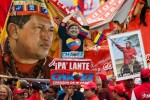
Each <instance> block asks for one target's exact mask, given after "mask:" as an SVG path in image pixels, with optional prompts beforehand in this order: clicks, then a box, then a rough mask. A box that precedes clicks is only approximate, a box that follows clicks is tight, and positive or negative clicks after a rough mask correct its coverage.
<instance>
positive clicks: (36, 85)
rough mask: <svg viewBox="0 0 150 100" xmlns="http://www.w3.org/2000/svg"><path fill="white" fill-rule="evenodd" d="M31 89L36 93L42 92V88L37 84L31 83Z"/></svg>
mask: <svg viewBox="0 0 150 100" xmlns="http://www.w3.org/2000/svg"><path fill="white" fill-rule="evenodd" d="M31 87H32V88H33V89H34V90H37V91H39V90H42V86H41V84H40V83H38V82H33V83H32V85H31Z"/></svg>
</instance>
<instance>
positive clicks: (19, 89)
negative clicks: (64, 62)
mask: <svg viewBox="0 0 150 100" xmlns="http://www.w3.org/2000/svg"><path fill="white" fill-rule="evenodd" d="M140 78H141V81H139V83H138V84H137V82H135V79H134V78H132V79H127V80H123V81H116V80H115V77H114V76H113V77H112V80H108V79H107V78H106V76H105V75H103V74H98V75H96V81H95V82H93V81H92V82H89V83H88V84H85V85H62V86H57V85H51V84H49V83H44V82H37V81H31V80H30V81H29V80H22V79H17V78H2V77H1V84H0V100H150V96H149V95H150V90H149V89H150V69H149V68H146V69H142V70H141V77H140ZM140 82H141V83H140ZM133 98H136V99H133Z"/></svg>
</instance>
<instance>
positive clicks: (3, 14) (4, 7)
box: [0, 0, 12, 28]
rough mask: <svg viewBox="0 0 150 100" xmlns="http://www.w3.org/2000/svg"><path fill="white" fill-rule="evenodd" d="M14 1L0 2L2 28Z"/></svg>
mask: <svg viewBox="0 0 150 100" xmlns="http://www.w3.org/2000/svg"><path fill="white" fill-rule="evenodd" d="M11 2H12V0H0V27H1V28H3V27H4V23H5V20H6V16H7V13H8V11H9V7H10V4H11Z"/></svg>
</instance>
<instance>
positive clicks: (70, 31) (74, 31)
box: [68, 23, 80, 38]
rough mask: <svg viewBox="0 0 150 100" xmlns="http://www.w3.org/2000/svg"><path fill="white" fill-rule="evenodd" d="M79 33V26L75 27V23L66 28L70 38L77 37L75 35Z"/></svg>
mask: <svg viewBox="0 0 150 100" xmlns="http://www.w3.org/2000/svg"><path fill="white" fill-rule="evenodd" d="M79 32H80V27H79V25H77V24H76V23H73V24H71V25H69V26H68V34H69V35H70V36H71V37H73V38H74V37H77V35H78V34H79Z"/></svg>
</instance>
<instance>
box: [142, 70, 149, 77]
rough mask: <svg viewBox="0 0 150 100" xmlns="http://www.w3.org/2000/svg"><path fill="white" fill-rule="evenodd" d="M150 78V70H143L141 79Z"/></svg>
mask: <svg viewBox="0 0 150 100" xmlns="http://www.w3.org/2000/svg"><path fill="white" fill-rule="evenodd" d="M149 77H150V68H144V69H142V70H141V78H149Z"/></svg>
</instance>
